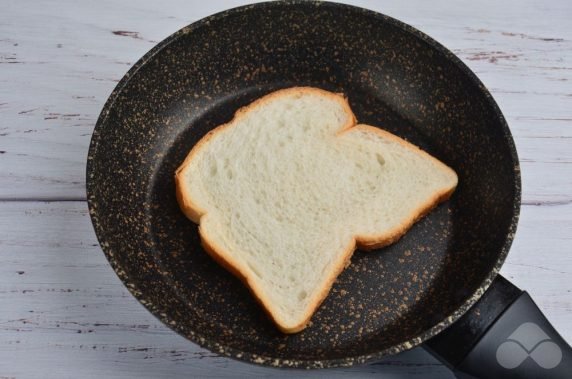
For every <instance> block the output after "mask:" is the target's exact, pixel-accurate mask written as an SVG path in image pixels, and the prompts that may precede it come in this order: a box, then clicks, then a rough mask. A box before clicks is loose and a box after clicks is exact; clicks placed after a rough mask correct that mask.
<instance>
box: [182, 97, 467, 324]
mask: <svg viewBox="0 0 572 379" xmlns="http://www.w3.org/2000/svg"><path fill="white" fill-rule="evenodd" d="M292 93H294V94H300V95H302V94H307V93H314V94H319V95H321V96H326V97H329V98H331V99H334V100H335V101H337V102H339V103H340V104H341V105H342V106H343V108H344V109H345V111H346V112H347V114H348V116H349V119H350V120H349V122H348V123H347V124H346V125H344V126H343V127H342V128H341V129H340V130H339V131H338V132H337V135H341V134H343V133H347V132H349V131H350V130H354V128H355V129H361V130H364V131H367V132H373V133H378V134H379V135H381V136H383V137H384V138H387V139H391V140H393V141H396V142H398V143H400V144H401V145H403V146H404V147H406V148H408V149H414V150H415V151H416V152H417V153H421V154H423V155H425V157H426V158H428V159H431V160H433V161H434V162H435V163H437V166H438V167H440V168H441V169H442V170H446V171H449V172H450V173H453V175H455V177H456V174H455V172H454V171H453V170H452V169H451V168H449V167H448V166H446V165H445V164H444V163H442V162H441V161H439V160H438V159H436V158H434V157H433V156H431V155H429V154H428V153H426V152H424V151H423V150H421V149H419V148H418V147H417V146H415V145H413V144H411V143H409V142H407V141H405V140H403V139H401V138H399V137H397V136H395V135H393V134H391V133H389V132H386V131H384V130H381V129H378V128H376V127H373V126H369V125H363V124H360V125H358V124H357V120H356V117H355V115H354V114H353V112H352V110H351V108H350V105H349V103H348V100H347V99H346V98H345V97H344V96H343V95H342V94H336V93H332V92H329V91H325V90H322V89H318V88H314V87H291V88H286V89H282V90H278V91H275V92H272V93H270V94H268V95H266V96H263V97H261V98H259V99H258V100H256V101H254V102H253V103H251V104H249V105H247V106H245V107H243V108H240V109H239V110H238V111H237V112H236V113H235V115H234V118H233V119H232V120H231V121H230V122H228V123H226V124H222V125H220V126H218V127H216V128H215V129H213V130H211V131H210V132H209V133H207V134H206V135H205V136H204V137H203V138H202V139H201V140H200V141H199V142H198V143H197V144H196V145H195V146H194V147H193V148H192V149H191V151H190V152H189V154H188V155H187V157H186V159H185V160H184V161H183V163H182V164H181V166H180V167H179V168H178V169H177V171H176V173H175V183H176V195H177V201H178V203H179V206H180V208H181V210H182V211H183V213H184V214H185V215H186V216H187V217H188V218H189V219H191V220H192V221H193V222H195V223H197V224H199V234H200V237H201V242H202V245H203V247H204V249H205V250H206V252H207V253H208V254H209V255H210V256H211V257H212V258H213V259H214V260H215V261H216V262H217V263H219V264H220V265H221V266H223V267H224V268H225V269H227V270H228V271H229V272H231V273H232V274H233V275H235V276H236V277H237V278H238V279H240V280H241V281H242V282H243V283H244V285H246V287H247V288H248V289H249V290H250V292H251V293H252V294H253V296H254V297H255V298H256V300H257V301H258V302H259V303H260V304H261V305H262V307H263V309H264V310H265V312H266V313H267V314H268V315H269V317H270V318H271V319H272V320H273V321H274V323H275V324H276V325H277V326H278V328H279V329H280V330H281V331H282V332H284V333H297V332H299V331H301V330H303V329H304V328H305V327H306V326H307V324H308V323H309V321H310V318H311V317H312V315H313V314H314V313H315V311H316V310H317V309H318V307H319V306H320V305H321V303H322V302H323V301H324V299H325V298H326V296H327V295H328V293H329V292H330V289H331V287H332V285H333V284H334V282H335V280H336V278H337V277H338V276H339V274H340V273H341V272H342V271H343V270H344V268H345V267H346V266H347V265H348V264H349V262H350V259H351V257H352V255H353V253H354V251H355V250H356V248H357V247H359V248H361V249H365V250H372V249H377V248H380V247H384V246H387V245H390V244H392V243H394V242H396V241H397V240H398V239H399V238H401V236H403V235H404V234H405V233H406V232H407V230H409V228H411V226H413V224H414V223H415V222H416V221H417V220H419V219H420V218H421V217H423V216H424V215H425V214H427V213H428V212H429V211H431V209H433V208H434V207H435V206H437V205H438V204H439V203H441V202H442V201H445V200H447V199H448V198H449V197H450V196H451V194H452V193H453V192H454V190H455V187H456V184H455V186H454V187H453V188H451V189H446V190H443V191H441V192H437V193H435V194H434V196H432V197H431V198H430V199H428V201H427V202H426V203H424V204H422V205H421V206H420V207H418V208H417V209H415V210H414V211H413V212H411V214H410V216H409V217H408V218H407V220H406V221H404V222H403V223H402V224H400V225H398V226H397V227H395V228H394V229H392V230H389V231H386V232H385V233H382V234H377V235H356V236H353V238H352V239H351V241H350V243H349V244H348V246H346V248H345V249H344V251H343V254H340V255H338V261H337V262H336V264H335V266H334V268H333V269H332V270H331V271H330V275H329V276H328V278H327V279H326V282H325V285H324V286H323V287H322V289H321V290H320V291H319V292H317V293H316V294H315V295H314V296H313V298H312V299H310V304H311V305H310V306H309V307H308V310H307V312H306V313H305V314H304V317H303V318H302V321H300V322H299V323H297V324H295V325H288V323H287V322H286V321H285V320H282V319H280V317H279V312H278V311H277V310H275V309H273V307H272V303H271V302H270V300H269V299H268V298H267V297H266V296H265V294H264V291H263V290H262V288H259V287H258V286H257V285H256V282H255V281H254V280H252V278H251V275H250V270H249V269H247V268H246V267H244V265H243V264H242V263H241V262H240V261H237V260H234V259H232V257H231V256H230V255H229V254H228V253H226V252H225V251H224V249H223V248H222V247H221V246H218V245H217V244H216V243H214V242H213V241H212V240H210V239H209V236H208V235H206V234H205V233H204V232H203V229H202V228H201V227H200V223H201V219H202V217H205V215H206V214H207V210H204V209H201V208H200V207H198V206H197V204H196V202H195V201H194V200H193V199H192V198H191V197H190V196H189V193H190V191H189V190H188V185H187V183H186V181H185V180H184V179H183V178H184V176H185V172H186V170H187V169H188V168H189V167H190V164H191V161H192V160H193V158H194V157H195V155H196V154H197V152H198V151H200V149H202V148H203V147H204V146H206V143H207V142H208V141H209V140H210V139H211V138H213V137H214V136H215V135H216V134H217V133H220V132H221V131H223V130H224V129H226V128H230V127H232V126H233V125H234V124H236V123H237V122H238V121H240V119H241V118H242V117H243V116H244V114H246V113H247V112H248V111H250V110H251V109H253V108H255V107H258V106H261V105H263V104H264V103H265V102H267V101H269V100H272V99H274V98H276V97H279V96H284V95H291V94H292Z"/></svg>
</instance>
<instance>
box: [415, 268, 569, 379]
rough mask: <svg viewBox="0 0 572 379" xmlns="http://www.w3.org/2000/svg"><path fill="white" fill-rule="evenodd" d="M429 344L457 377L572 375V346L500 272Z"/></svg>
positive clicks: (523, 292)
mask: <svg viewBox="0 0 572 379" xmlns="http://www.w3.org/2000/svg"><path fill="white" fill-rule="evenodd" d="M425 348H426V349H427V350H429V352H431V353H432V354H433V355H435V356H436V357H437V358H438V359H439V360H441V361H442V362H443V363H445V364H446V365H447V366H449V367H450V368H451V369H452V370H453V372H454V373H455V375H456V376H457V377H458V378H503V379H512V378H522V379H527V378H551V379H552V378H553V379H559V378H563V379H564V378H566V379H570V378H572V348H571V347H570V346H569V345H568V344H567V343H566V341H564V339H563V338H562V337H561V336H560V335H559V334H558V332H557V331H556V330H555V329H554V328H553V327H552V325H550V322H549V321H548V320H547V319H546V317H544V315H543V314H542V312H541V311H540V309H539V308H538V306H537V305H536V304H535V303H534V301H532V299H531V298H530V296H529V295H528V293H526V292H525V291H521V290H520V289H518V288H517V287H516V286H514V285H513V284H511V283H510V282H509V281H508V280H506V279H505V278H503V277H501V276H500V275H499V276H498V277H497V278H496V279H495V280H494V281H493V283H492V284H491V286H490V287H489V289H488V290H487V291H486V292H485V293H484V294H483V296H482V297H481V299H480V300H479V301H478V302H477V303H476V304H475V305H474V306H473V307H472V308H471V309H470V310H469V311H468V312H467V313H466V314H465V315H463V316H462V317H461V318H460V319H459V320H458V321H457V322H455V323H454V324H453V325H451V326H450V327H449V328H447V329H445V330H444V331H443V332H442V333H440V334H439V335H437V336H435V337H433V338H432V339H430V340H429V341H427V343H426V344H425Z"/></svg>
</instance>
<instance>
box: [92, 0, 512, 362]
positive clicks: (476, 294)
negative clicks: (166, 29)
mask: <svg viewBox="0 0 572 379" xmlns="http://www.w3.org/2000/svg"><path fill="white" fill-rule="evenodd" d="M298 4H304V5H306V6H307V5H314V6H319V7H333V8H336V9H339V10H340V11H348V12H359V13H361V15H362V16H363V17H371V18H373V19H374V20H375V21H379V22H386V23H389V24H391V25H392V26H394V27H397V28H399V29H401V30H402V31H404V32H406V33H408V34H411V35H413V37H415V38H417V39H418V40H420V41H422V42H425V43H426V44H428V45H429V46H430V47H432V48H433V49H436V50H437V51H439V52H441V53H442V54H444V55H445V56H446V58H447V59H449V61H450V62H451V63H452V64H454V65H455V66H456V67H457V68H459V69H460V70H461V71H462V72H463V74H464V75H466V77H467V78H468V79H469V80H470V81H472V82H473V83H474V84H476V85H477V87H478V88H479V90H480V92H481V94H482V95H484V97H485V99H486V101H487V105H488V106H490V107H491V109H492V111H493V112H494V113H495V115H496V117H497V119H498V121H499V122H500V125H501V129H502V134H503V137H504V139H505V141H506V143H507V147H508V149H509V152H510V157H511V159H512V162H511V163H512V165H513V167H514V183H513V190H514V198H513V204H512V208H513V213H512V218H511V220H510V225H509V228H508V232H507V235H506V239H505V241H504V244H503V246H502V248H501V250H500V252H499V254H498V257H497V260H496V262H495V263H494V265H493V267H492V269H491V270H490V271H489V273H488V274H487V275H486V276H485V278H484V280H483V281H482V282H481V283H480V285H479V286H478V288H477V289H476V290H475V291H473V293H472V294H471V295H470V296H469V297H468V298H467V299H466V300H465V301H464V302H463V303H462V304H461V305H460V306H459V307H458V308H457V309H456V310H455V311H454V312H453V313H451V314H450V315H448V316H446V317H444V319H443V320H441V321H439V322H438V323H436V324H435V325H434V326H432V327H431V328H429V329H427V330H425V331H423V332H422V333H420V334H419V335H417V336H415V337H413V338H410V339H409V340H406V341H402V342H400V343H398V344H395V345H393V346H391V347H388V348H386V349H383V350H380V351H377V352H375V353H370V354H364V355H359V356H350V357H343V358H334V359H320V360H303V359H286V358H277V357H272V356H262V355H258V354H255V353H250V352H245V351H242V350H239V349H235V348H233V347H230V346H226V345H221V344H220V343H218V342H217V341H216V340H211V339H207V338H205V337H204V336H202V335H201V333H200V332H196V331H193V332H192V334H191V335H189V334H187V333H184V332H183V330H182V327H180V326H178V325H177V324H173V323H172V322H170V321H172V320H171V319H170V318H169V317H168V316H167V315H165V314H164V313H163V314H161V313H160V312H159V311H158V310H157V309H155V308H154V307H153V304H152V302H151V301H150V300H149V298H148V297H147V296H146V295H145V294H144V293H143V292H142V291H139V290H138V286H137V284H136V283H135V282H133V281H131V280H130V278H129V277H128V276H127V274H125V271H123V270H122V269H121V265H120V264H119V262H118V261H116V260H115V258H114V257H113V254H111V252H110V251H109V248H108V246H109V243H108V242H107V241H106V237H105V233H106V232H105V230H104V229H103V227H102V225H101V224H100V223H99V221H98V219H97V210H96V209H97V196H96V194H95V193H94V191H93V180H92V178H93V177H94V175H95V174H94V171H93V163H92V162H93V160H94V157H95V156H96V155H97V149H98V144H99V141H100V139H101V138H104V136H103V135H102V134H101V130H102V129H103V127H104V125H105V124H106V121H107V117H108V115H109V112H110V110H111V109H112V108H113V106H114V104H115V102H116V101H117V99H118V97H119V94H120V93H121V92H122V90H123V88H124V87H125V86H126V85H127V83H128V82H129V81H130V80H131V78H132V77H133V76H134V75H135V74H136V73H137V71H139V69H140V68H142V67H143V66H144V65H145V64H146V63H147V62H148V61H149V60H150V59H152V58H153V57H154V56H155V55H156V54H158V53H160V52H161V51H162V50H163V49H164V48H166V47H167V46H169V45H170V44H171V43H172V42H174V41H176V40H177V39H178V38H180V37H181V36H183V35H186V34H188V33H191V32H193V31H194V30H197V29H199V28H202V27H205V26H208V24H209V23H211V22H213V21H220V20H221V19H224V18H225V17H229V16H231V15H234V14H237V13H241V12H247V11H250V10H253V9H268V8H271V7H284V6H296V5H298ZM86 195H87V203H88V208H89V214H90V218H91V221H92V225H93V227H94V230H95V233H96V237H97V239H98V242H99V245H100V246H101V248H102V251H103V253H104V254H105V256H106V258H107V260H108V261H109V263H110V265H111V266H112V268H113V270H114V271H115V273H116V275H117V276H118V277H119V279H120V280H121V281H122V283H123V284H124V286H125V287H126V288H127V289H128V290H129V292H130V293H131V294H132V295H133V296H134V297H135V298H136V299H137V300H138V301H139V302H140V303H141V304H143V306H144V307H145V308H146V309H147V310H148V311H149V312H150V313H151V314H153V315H154V316H155V317H156V318H157V319H158V320H160V321H161V322H162V323H163V324H165V325H167V326H168V327H169V328H170V329H172V330H174V331H176V332H177V333H178V334H180V335H182V336H183V337H185V338H186V339H188V340H190V341H191V342H193V343H196V344H198V345H199V346H201V347H204V348H207V349H209V350H211V351H214V352H216V353H219V354H221V355H224V356H227V357H230V358H234V359H239V360H242V361H246V362H250V363H256V364H260V365H264V366H272V367H293V368H306V369H311V368H334V367H347V366H353V365H357V364H364V363H368V362H373V361H376V360H379V359H381V358H382V357H385V356H388V355H394V354H397V353H399V352H402V351H405V350H409V349H412V348H413V347H416V346H418V345H420V344H422V343H423V342H425V341H426V340H428V339H429V338H431V337H433V336H435V335H437V334H438V333H440V332H441V331H442V330H444V329H445V328H447V327H448V326H450V325H451V324H453V323H454V322H455V321H456V320H457V319H459V318H460V317H461V316H462V315H463V314H465V312H467V311H468V310H469V309H470V308H471V307H472V306H473V305H474V304H475V303H476V302H477V301H478V300H479V299H480V297H481V296H482V295H483V293H484V292H485V291H486V290H487V289H488V288H489V286H490V285H491V283H492V282H493V280H494V279H495V277H496V276H497V275H498V272H499V270H500V268H501V266H502V265H503V263H504V261H505V259H506V256H507V255H508V252H509V250H510V247H511V245H512V242H513V239H514V235H515V233H516V228H517V223H518V218H519V214H520V202H521V176H520V165H519V160H518V155H517V151H516V146H515V143H514V140H513V138H512V134H511V132H510V129H509V126H508V124H507V122H506V120H505V118H504V116H503V114H502V112H501V110H500V108H499V106H498V104H497V103H496V102H495V100H494V99H493V97H492V95H491V94H490V92H489V91H488V90H487V88H486V87H485V86H484V84H483V83H482V82H481V81H480V79H479V78H478V77H477V76H476V74H475V73H473V71H471V69H470V68H469V67H468V66H467V65H465V64H464V63H463V62H462V61H461V60H460V58H458V57H457V56H456V55H455V54H453V53H452V52H451V51H450V50H448V49H447V48H446V47H444V46H443V45H441V44H440V43H439V42H437V41H436V40H434V39H433V38H431V37H429V36H428V35H426V34H425V33H423V32H421V31H419V30H417V29H416V28H414V27H412V26H410V25H408V24H406V23H404V22H401V21H399V20H397V19H394V18H392V17H390V16H387V15H385V14H382V13H379V12H376V11H372V10H369V9H366V8H361V7H357V6H353V5H348V4H342V3H336V2H324V1H306V0H284V1H268V2H262V3H255V4H250V5H245V6H240V7H236V8H231V9H227V10H224V11H222V12H219V13H215V14H213V15H210V16H207V17H205V18H202V19H200V20H198V21H195V22H193V23H191V24H189V25H187V26H185V27H183V28H181V29H180V30H178V31H176V32H175V33H173V34H171V35H170V36H168V37H167V38H165V39H164V40H162V41H161V42H159V43H158V44H157V45H155V46H154V47H153V48H152V49H151V50H149V51H148V52H147V53H146V54H145V55H143V57H141V58H140V59H139V60H138V61H137V62H136V63H135V64H134V65H133V66H132V67H131V68H130V69H129V70H128V72H127V73H126V74H125V75H124V76H123V78H122V79H121V80H120V81H119V82H118V84H117V85H116V87H115V88H114V89H113V91H112V92H111V94H110V95H109V97H108V99H107V101H106V102H105V104H104V106H103V108H102V110H101V112H100V115H99V117H98V120H97V122H96V125H95V128H94V131H93V134H92V137H91V141H90V145H89V151H88V155H87V165H86Z"/></svg>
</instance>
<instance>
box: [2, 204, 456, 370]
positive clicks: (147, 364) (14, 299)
mask: <svg viewBox="0 0 572 379" xmlns="http://www.w3.org/2000/svg"><path fill="white" fill-rule="evenodd" d="M0 357H1V358H0V378H5V377H16V378H20V377H22V378H24V377H25V378H36V377H37V378H44V377H46V373H49V375H48V376H49V377H54V378H64V377H74V378H77V377H82V378H101V377H115V378H119V377H125V378H127V377H140V378H157V377H223V376H227V377H261V376H265V377H267V376H273V377H274V376H276V377H283V378H289V377H291V376H292V373H293V372H294V373H296V375H297V376H300V377H304V378H319V377H334V378H337V377H344V376H348V375H350V376H351V377H355V378H370V377H371V378H373V377H379V376H380V375H386V376H387V377H389V378H397V377H400V376H401V375H405V374H407V375H411V376H412V377H419V378H421V377H422V378H447V377H450V378H452V375H451V374H450V372H449V371H448V370H447V369H446V368H445V367H444V366H442V365H441V364H439V363H438V362H437V361H436V360H435V359H434V358H433V357H431V356H430V355H429V354H428V353H426V352H425V351H424V350H422V349H415V350H413V351H411V352H408V353H405V354H401V355H398V356H395V357H390V358H388V359H385V360H383V361H381V362H378V363H376V364H374V365H368V366H362V367H354V368H346V369H335V370H326V371H309V372H308V371H300V370H298V371H290V370H289V371H280V370H275V369H268V368H264V367H259V366H254V365H250V364H245V363H241V362H237V361H233V360H230V359H228V358H222V357H219V356H217V355H216V354H213V353H211V352H209V351H207V350H204V349H202V348H200V347H198V346H197V345H195V344H193V343H191V342H189V341H187V340H185V339H184V338H183V337H181V336H179V335H178V334H176V333H175V332H173V331H171V330H170V329H168V328H167V327H166V326H164V325H163V324H162V323H160V322H159V321H158V320H157V319H155V318H154V317H153V316H152V315H151V314H150V313H149V312H147V311H146V310H145V309H144V308H143V306H141V305H140V304H139V303H138V302H137V301H136V300H135V298H133V297H132V296H131V295H130V294H129V292H128V291H127V290H126V289H125V288H124V286H123V284H122V283H121V282H120V281H119V279H118V278H117V277H116V275H115V273H114V272H113V270H112V269H111V267H110V266H109V264H108V263H107V261H106V259H105V256H104V255H103V253H102V252H101V250H100V248H99V246H98V244H97V240H96V238H95V235H94V232H93V230H92V227H91V223H90V220H89V215H88V212H87V208H86V204H85V203H84V202H55V203H50V202H48V203H36V202H0Z"/></svg>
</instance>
